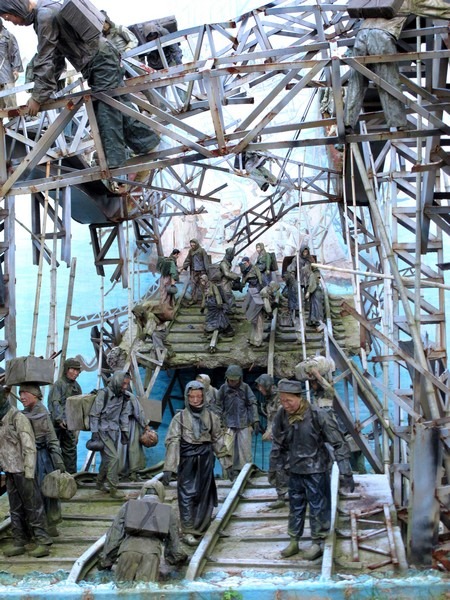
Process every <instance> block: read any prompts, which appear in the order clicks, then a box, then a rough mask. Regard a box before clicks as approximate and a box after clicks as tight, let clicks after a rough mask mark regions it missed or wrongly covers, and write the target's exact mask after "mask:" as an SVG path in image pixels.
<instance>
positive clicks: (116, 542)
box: [98, 479, 187, 581]
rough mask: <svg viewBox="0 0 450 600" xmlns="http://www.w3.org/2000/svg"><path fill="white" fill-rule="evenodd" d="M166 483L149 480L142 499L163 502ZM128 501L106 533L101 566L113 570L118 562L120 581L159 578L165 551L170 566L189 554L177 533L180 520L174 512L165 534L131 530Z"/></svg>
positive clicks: (143, 488)
mask: <svg viewBox="0 0 450 600" xmlns="http://www.w3.org/2000/svg"><path fill="white" fill-rule="evenodd" d="M164 497H165V491H164V486H163V485H162V483H161V482H160V481H158V480H157V479H151V480H149V481H147V482H146V483H145V484H144V486H143V487H142V489H141V492H140V494H139V498H142V499H143V500H146V501H152V502H155V503H162V502H164ZM128 505H129V503H128V502H126V503H125V504H124V505H123V506H122V507H121V508H120V510H119V512H118V513H117V515H116V517H115V518H114V521H113V523H112V525H111V527H110V528H109V530H108V532H107V534H106V540H105V545H104V547H103V550H102V553H101V555H100V561H99V565H98V568H99V569H111V568H112V567H113V565H114V564H115V563H117V566H116V573H115V574H116V580H117V581H158V578H159V566H160V561H161V556H162V553H163V552H164V558H165V559H166V561H167V562H168V563H169V564H171V565H177V564H181V563H183V562H184V561H185V560H186V558H187V555H186V554H185V552H184V551H183V549H182V548H181V543H180V537H179V534H178V519H177V517H176V514H175V512H174V511H173V509H172V511H171V515H170V519H169V531H168V533H167V534H166V535H163V534H157V533H155V534H153V535H148V534H147V535H146V536H143V535H139V533H138V532H136V533H132V534H131V533H128V532H127V531H126V528H125V522H126V514H127V508H128Z"/></svg>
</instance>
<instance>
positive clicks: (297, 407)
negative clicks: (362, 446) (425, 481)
mask: <svg viewBox="0 0 450 600" xmlns="http://www.w3.org/2000/svg"><path fill="white" fill-rule="evenodd" d="M278 392H279V394H280V402H281V405H282V408H280V409H279V411H278V412H277V414H276V416H275V420H274V423H273V427H272V451H271V455H270V467H269V469H270V470H271V471H273V470H277V469H278V468H282V467H283V466H284V464H285V457H286V455H287V456H288V457H289V525H288V533H289V537H290V540H291V541H290V543H289V545H288V546H287V547H286V548H285V549H284V550H283V551H282V552H281V556H282V557H283V558H287V557H289V556H293V555H294V554H297V553H298V552H299V546H298V542H299V540H300V538H301V537H302V535H303V531H304V527H305V517H306V509H307V507H308V506H309V521H310V527H311V540H312V543H311V546H310V547H309V548H308V550H306V551H305V552H303V558H304V559H306V560H315V559H316V558H319V556H321V555H322V554H323V544H324V540H325V538H326V536H327V535H328V532H329V529H330V518H331V514H330V513H331V498H330V486H329V479H328V478H329V452H328V450H327V448H326V445H325V442H328V443H329V444H330V445H331V446H332V447H333V449H334V455H335V460H336V462H337V464H338V467H339V471H340V474H341V480H342V486H343V489H344V490H345V491H349V492H353V490H354V488H355V483H354V481H353V475H352V470H351V466H350V461H349V458H350V450H349V448H348V446H347V443H346V442H345V440H344V437H343V435H342V434H341V432H340V431H339V429H338V426H337V424H336V421H335V420H334V419H333V417H331V416H330V415H329V414H328V413H326V412H325V411H323V410H321V409H319V408H316V407H313V406H311V405H310V403H309V402H308V400H307V399H306V398H305V397H304V396H303V395H302V393H303V385H302V383H301V382H300V381H296V380H291V379H281V380H280V381H279V382H278Z"/></svg>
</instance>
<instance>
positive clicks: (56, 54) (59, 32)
mask: <svg viewBox="0 0 450 600" xmlns="http://www.w3.org/2000/svg"><path fill="white" fill-rule="evenodd" d="M61 8H62V3H61V2H59V1H58V0H38V2H37V6H36V8H34V9H33V10H31V11H30V10H29V2H28V0H0V14H5V13H9V14H12V15H15V16H18V17H20V18H22V19H24V20H25V23H24V24H25V25H33V27H34V30H35V32H36V35H37V36H38V51H37V53H36V55H35V56H34V59H33V75H32V78H33V82H34V87H33V91H32V98H33V100H35V101H36V102H38V103H39V104H43V103H44V102H47V101H48V100H49V99H50V98H52V97H54V94H55V92H57V90H58V79H59V76H60V75H61V73H62V72H63V71H64V69H65V59H66V58H67V60H68V61H69V62H70V63H71V64H72V65H73V66H74V67H75V69H76V70H77V71H79V72H80V73H82V75H83V77H85V79H86V80H87V82H88V84H89V86H90V88H91V91H92V92H94V93H95V92H105V91H107V90H111V89H115V88H118V87H121V86H123V68H122V66H121V64H120V54H119V52H118V51H117V50H116V48H114V46H112V45H111V44H110V43H109V42H108V41H107V40H106V39H105V38H104V37H103V36H100V33H99V34H98V36H96V37H93V38H91V39H89V40H86V39H83V38H81V36H80V35H79V33H78V32H77V31H76V30H75V29H74V28H73V27H72V25H71V24H70V23H68V22H67V21H66V20H65V19H63V18H62V17H61V15H60V11H61ZM119 100H120V102H122V103H123V104H126V105H127V106H128V107H129V108H133V105H132V104H131V102H130V100H129V99H127V97H126V96H120V98H119ZM94 111H95V115H96V118H97V125H98V129H99V133H100V137H101V140H102V144H103V149H104V151H105V155H106V160H107V163H108V166H109V167H110V168H114V167H120V166H122V165H123V164H124V162H125V160H126V159H127V146H129V147H130V148H131V149H132V150H133V152H135V153H136V154H146V153H148V152H150V151H151V150H152V149H153V148H154V147H155V146H156V145H157V144H158V143H159V136H158V135H157V134H156V133H154V132H153V131H152V130H151V129H149V128H148V127H147V126H146V125H144V124H143V123H141V122H140V121H138V120H136V119H134V118H133V117H129V116H127V115H124V114H123V113H122V112H120V111H118V110H117V109H116V108H113V107H111V106H109V105H108V104H105V103H104V102H101V101H99V100H94Z"/></svg>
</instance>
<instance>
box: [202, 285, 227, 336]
mask: <svg viewBox="0 0 450 600" xmlns="http://www.w3.org/2000/svg"><path fill="white" fill-rule="evenodd" d="M200 285H201V287H202V291H203V301H202V307H201V309H200V310H201V312H202V313H203V312H204V311H205V309H206V319H205V332H206V333H212V332H213V331H215V330H216V329H217V330H218V331H219V332H220V333H223V334H224V335H225V336H228V337H230V336H233V335H234V330H233V328H232V327H231V323H230V319H229V318H228V304H227V303H226V302H225V299H224V297H223V296H222V293H221V289H220V288H219V286H217V285H216V284H215V283H213V282H212V281H209V280H208V276H207V275H202V276H201V277H200Z"/></svg>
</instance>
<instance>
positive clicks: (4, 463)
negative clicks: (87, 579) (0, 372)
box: [0, 392, 52, 556]
mask: <svg viewBox="0 0 450 600" xmlns="http://www.w3.org/2000/svg"><path fill="white" fill-rule="evenodd" d="M0 425H1V427H0V469H1V470H2V471H4V473H5V475H6V490H7V492H8V501H9V508H10V516H11V528H12V533H13V539H14V545H13V547H12V548H9V549H7V550H6V551H5V554H7V556H14V555H19V554H24V553H25V544H28V543H29V542H30V541H31V536H32V537H33V538H34V539H35V540H36V542H37V544H39V546H44V547H48V546H50V545H51V544H52V539H51V537H50V536H49V534H48V531H47V519H46V516H45V510H44V504H43V502H42V497H41V493H40V490H39V487H38V484H37V481H36V479H35V466H36V442H35V438H34V434H33V428H32V426H31V424H30V421H29V420H28V419H27V417H26V416H25V415H23V414H22V413H21V412H20V411H19V410H18V409H17V408H14V407H12V406H11V405H10V404H9V401H8V400H7V398H6V395H5V392H3V393H2V394H1V396H0Z"/></svg>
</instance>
